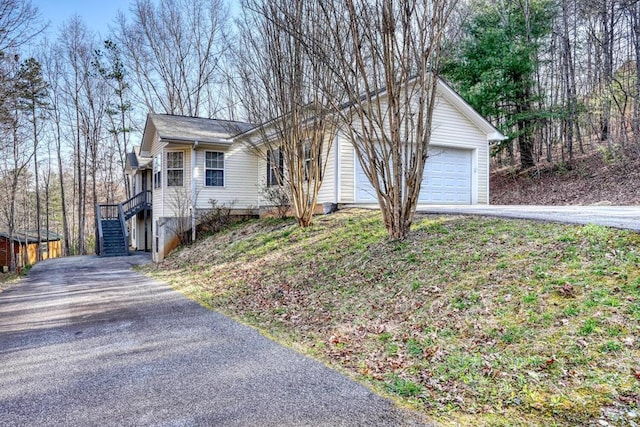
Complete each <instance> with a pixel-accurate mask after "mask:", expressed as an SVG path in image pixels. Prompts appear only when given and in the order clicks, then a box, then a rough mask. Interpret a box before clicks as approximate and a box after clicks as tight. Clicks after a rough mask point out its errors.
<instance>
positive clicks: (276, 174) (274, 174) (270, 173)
mask: <svg viewBox="0 0 640 427" xmlns="http://www.w3.org/2000/svg"><path fill="white" fill-rule="evenodd" d="M275 153H277V156H278V157H277V159H278V166H276V167H274V166H273V165H272V163H273V160H275V159H276V156H275ZM278 178H279V179H278ZM283 180H284V155H283V154H282V150H281V149H280V148H276V149H268V150H267V187H274V186H277V185H282V184H283Z"/></svg>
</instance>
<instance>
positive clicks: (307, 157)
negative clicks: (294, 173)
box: [302, 143, 322, 181]
mask: <svg viewBox="0 0 640 427" xmlns="http://www.w3.org/2000/svg"><path fill="white" fill-rule="evenodd" d="M302 151H303V155H304V180H305V181H309V180H313V179H314V178H315V177H316V174H317V175H319V176H320V179H322V158H321V157H320V156H318V157H317V158H316V157H314V153H313V151H315V150H312V149H311V143H306V144H304V147H303V150H302ZM317 151H318V152H322V146H321V147H320V149H319V150H317ZM314 161H315V162H316V165H315V166H316V168H317V169H316V170H313V168H312V165H313V162H314Z"/></svg>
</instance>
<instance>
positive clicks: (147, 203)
mask: <svg viewBox="0 0 640 427" xmlns="http://www.w3.org/2000/svg"><path fill="white" fill-rule="evenodd" d="M151 197H152V193H151V190H145V191H141V192H140V193H138V194H136V195H135V196H133V197H131V198H130V199H128V200H126V201H124V202H122V203H121V204H122V205H123V207H124V213H125V219H129V218H131V217H132V216H134V215H135V214H137V213H138V212H140V211H142V210H143V209H151Z"/></svg>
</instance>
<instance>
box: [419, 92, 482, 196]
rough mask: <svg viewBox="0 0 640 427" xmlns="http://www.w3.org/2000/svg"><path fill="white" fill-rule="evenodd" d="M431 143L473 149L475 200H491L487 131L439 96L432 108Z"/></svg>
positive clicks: (472, 172)
mask: <svg viewBox="0 0 640 427" xmlns="http://www.w3.org/2000/svg"><path fill="white" fill-rule="evenodd" d="M432 132H433V133H432V135H431V145H437V146H441V147H453V148H461V149H471V150H474V151H475V152H474V153H473V155H472V159H473V160H472V161H473V164H472V166H471V174H472V186H473V187H475V189H474V188H472V192H473V193H474V195H475V196H476V197H475V198H474V200H472V203H474V202H475V203H478V204H488V203H489V191H488V190H489V189H488V179H489V177H488V172H489V166H488V165H489V163H488V162H489V144H488V142H487V135H486V134H484V133H483V132H482V131H481V130H480V129H478V127H477V126H475V124H473V123H472V122H471V121H470V120H469V119H468V118H467V117H465V116H464V115H463V114H462V113H460V111H458V110H457V109H456V108H455V107H454V106H453V105H452V104H451V103H450V102H449V101H448V100H446V99H444V98H443V97H438V98H437V101H436V105H435V109H434V111H433V129H432Z"/></svg>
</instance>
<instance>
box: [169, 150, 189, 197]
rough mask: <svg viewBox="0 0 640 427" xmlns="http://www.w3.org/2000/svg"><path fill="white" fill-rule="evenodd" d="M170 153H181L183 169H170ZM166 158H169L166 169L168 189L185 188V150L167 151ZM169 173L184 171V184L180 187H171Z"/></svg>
mask: <svg viewBox="0 0 640 427" xmlns="http://www.w3.org/2000/svg"><path fill="white" fill-rule="evenodd" d="M169 153H180V154H181V155H182V167H181V168H170V167H169ZM166 157H167V159H166V160H167V167H166V168H165V169H166V171H167V173H166V174H165V175H166V176H167V178H166V181H167V188H169V187H184V181H185V167H184V164H185V160H186V157H187V156H185V154H184V151H183V150H167V153H166ZM169 171H182V183H181V184H180V185H170V184H169Z"/></svg>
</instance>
